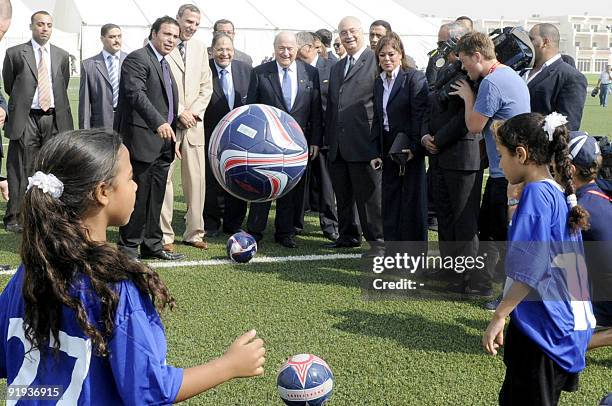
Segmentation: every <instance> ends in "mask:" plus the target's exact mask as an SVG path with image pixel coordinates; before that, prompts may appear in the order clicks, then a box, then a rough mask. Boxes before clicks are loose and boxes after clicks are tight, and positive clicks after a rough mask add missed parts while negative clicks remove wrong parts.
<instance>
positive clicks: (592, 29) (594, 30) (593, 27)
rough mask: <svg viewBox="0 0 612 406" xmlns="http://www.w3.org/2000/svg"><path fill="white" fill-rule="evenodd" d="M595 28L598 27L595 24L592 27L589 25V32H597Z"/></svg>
mask: <svg viewBox="0 0 612 406" xmlns="http://www.w3.org/2000/svg"><path fill="white" fill-rule="evenodd" d="M597 27H598V25H597V24H593V25H591V31H593V32H597Z"/></svg>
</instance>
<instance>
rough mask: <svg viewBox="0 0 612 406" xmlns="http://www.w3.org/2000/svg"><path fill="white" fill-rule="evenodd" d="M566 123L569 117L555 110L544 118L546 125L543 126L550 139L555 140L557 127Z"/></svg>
mask: <svg viewBox="0 0 612 406" xmlns="http://www.w3.org/2000/svg"><path fill="white" fill-rule="evenodd" d="M566 123H567V117H566V116H564V115H563V114H559V113H557V112H556V111H553V112H552V113H550V114H549V115H547V116H546V118H544V125H543V126H542V128H543V129H544V131H546V132H547V133H548V141H552V140H553V135H554V134H555V130H556V129H557V127H560V126H562V125H563V124H566Z"/></svg>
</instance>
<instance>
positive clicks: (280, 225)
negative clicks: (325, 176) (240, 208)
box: [247, 176, 306, 240]
mask: <svg viewBox="0 0 612 406" xmlns="http://www.w3.org/2000/svg"><path fill="white" fill-rule="evenodd" d="M305 188H306V176H302V179H300V181H299V182H298V184H297V185H296V186H295V187H294V188H293V189H291V190H290V191H289V193H287V194H286V195H284V196H283V197H281V198H280V199H277V200H276V217H275V219H274V228H275V232H274V239H275V240H279V239H281V238H284V237H293V236H295V224H296V222H298V220H297V217H299V215H300V214H301V215H302V217H303V215H304V193H305V190H306V189H305ZM271 206H272V202H263V203H251V207H250V209H249V217H248V219H247V230H248V232H249V234H251V235H253V236H254V237H255V238H257V239H261V237H262V236H263V232H264V230H265V229H266V226H267V224H268V216H269V213H270V207H271ZM303 221H304V220H303V218H302V224H303Z"/></svg>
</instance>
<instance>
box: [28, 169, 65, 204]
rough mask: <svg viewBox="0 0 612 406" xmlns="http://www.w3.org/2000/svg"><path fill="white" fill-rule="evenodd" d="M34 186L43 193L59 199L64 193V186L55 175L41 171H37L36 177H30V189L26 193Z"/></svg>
mask: <svg viewBox="0 0 612 406" xmlns="http://www.w3.org/2000/svg"><path fill="white" fill-rule="evenodd" d="M32 186H36V187H37V188H39V189H41V190H42V191H43V193H47V194H49V195H51V196H52V197H54V198H55V199H59V198H60V197H61V196H62V193H64V184H63V183H62V181H61V180H59V179H58V178H57V177H55V175H53V174H51V173H50V174H48V175H47V174H46V173H43V172H41V171H37V172H36V173H35V174H34V176H28V187H27V189H26V191H28V190H30V188H31V187H32Z"/></svg>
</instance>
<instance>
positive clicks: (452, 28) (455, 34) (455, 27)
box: [444, 21, 470, 41]
mask: <svg viewBox="0 0 612 406" xmlns="http://www.w3.org/2000/svg"><path fill="white" fill-rule="evenodd" d="M444 25H445V26H446V28H447V29H448V37H449V38H450V39H452V40H455V41H457V40H458V39H459V38H461V37H463V36H464V35H465V34H467V33H468V32H470V30H469V28H467V27H466V26H465V25H463V24H461V23H458V22H456V21H454V22H452V23H448V24H444Z"/></svg>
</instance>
